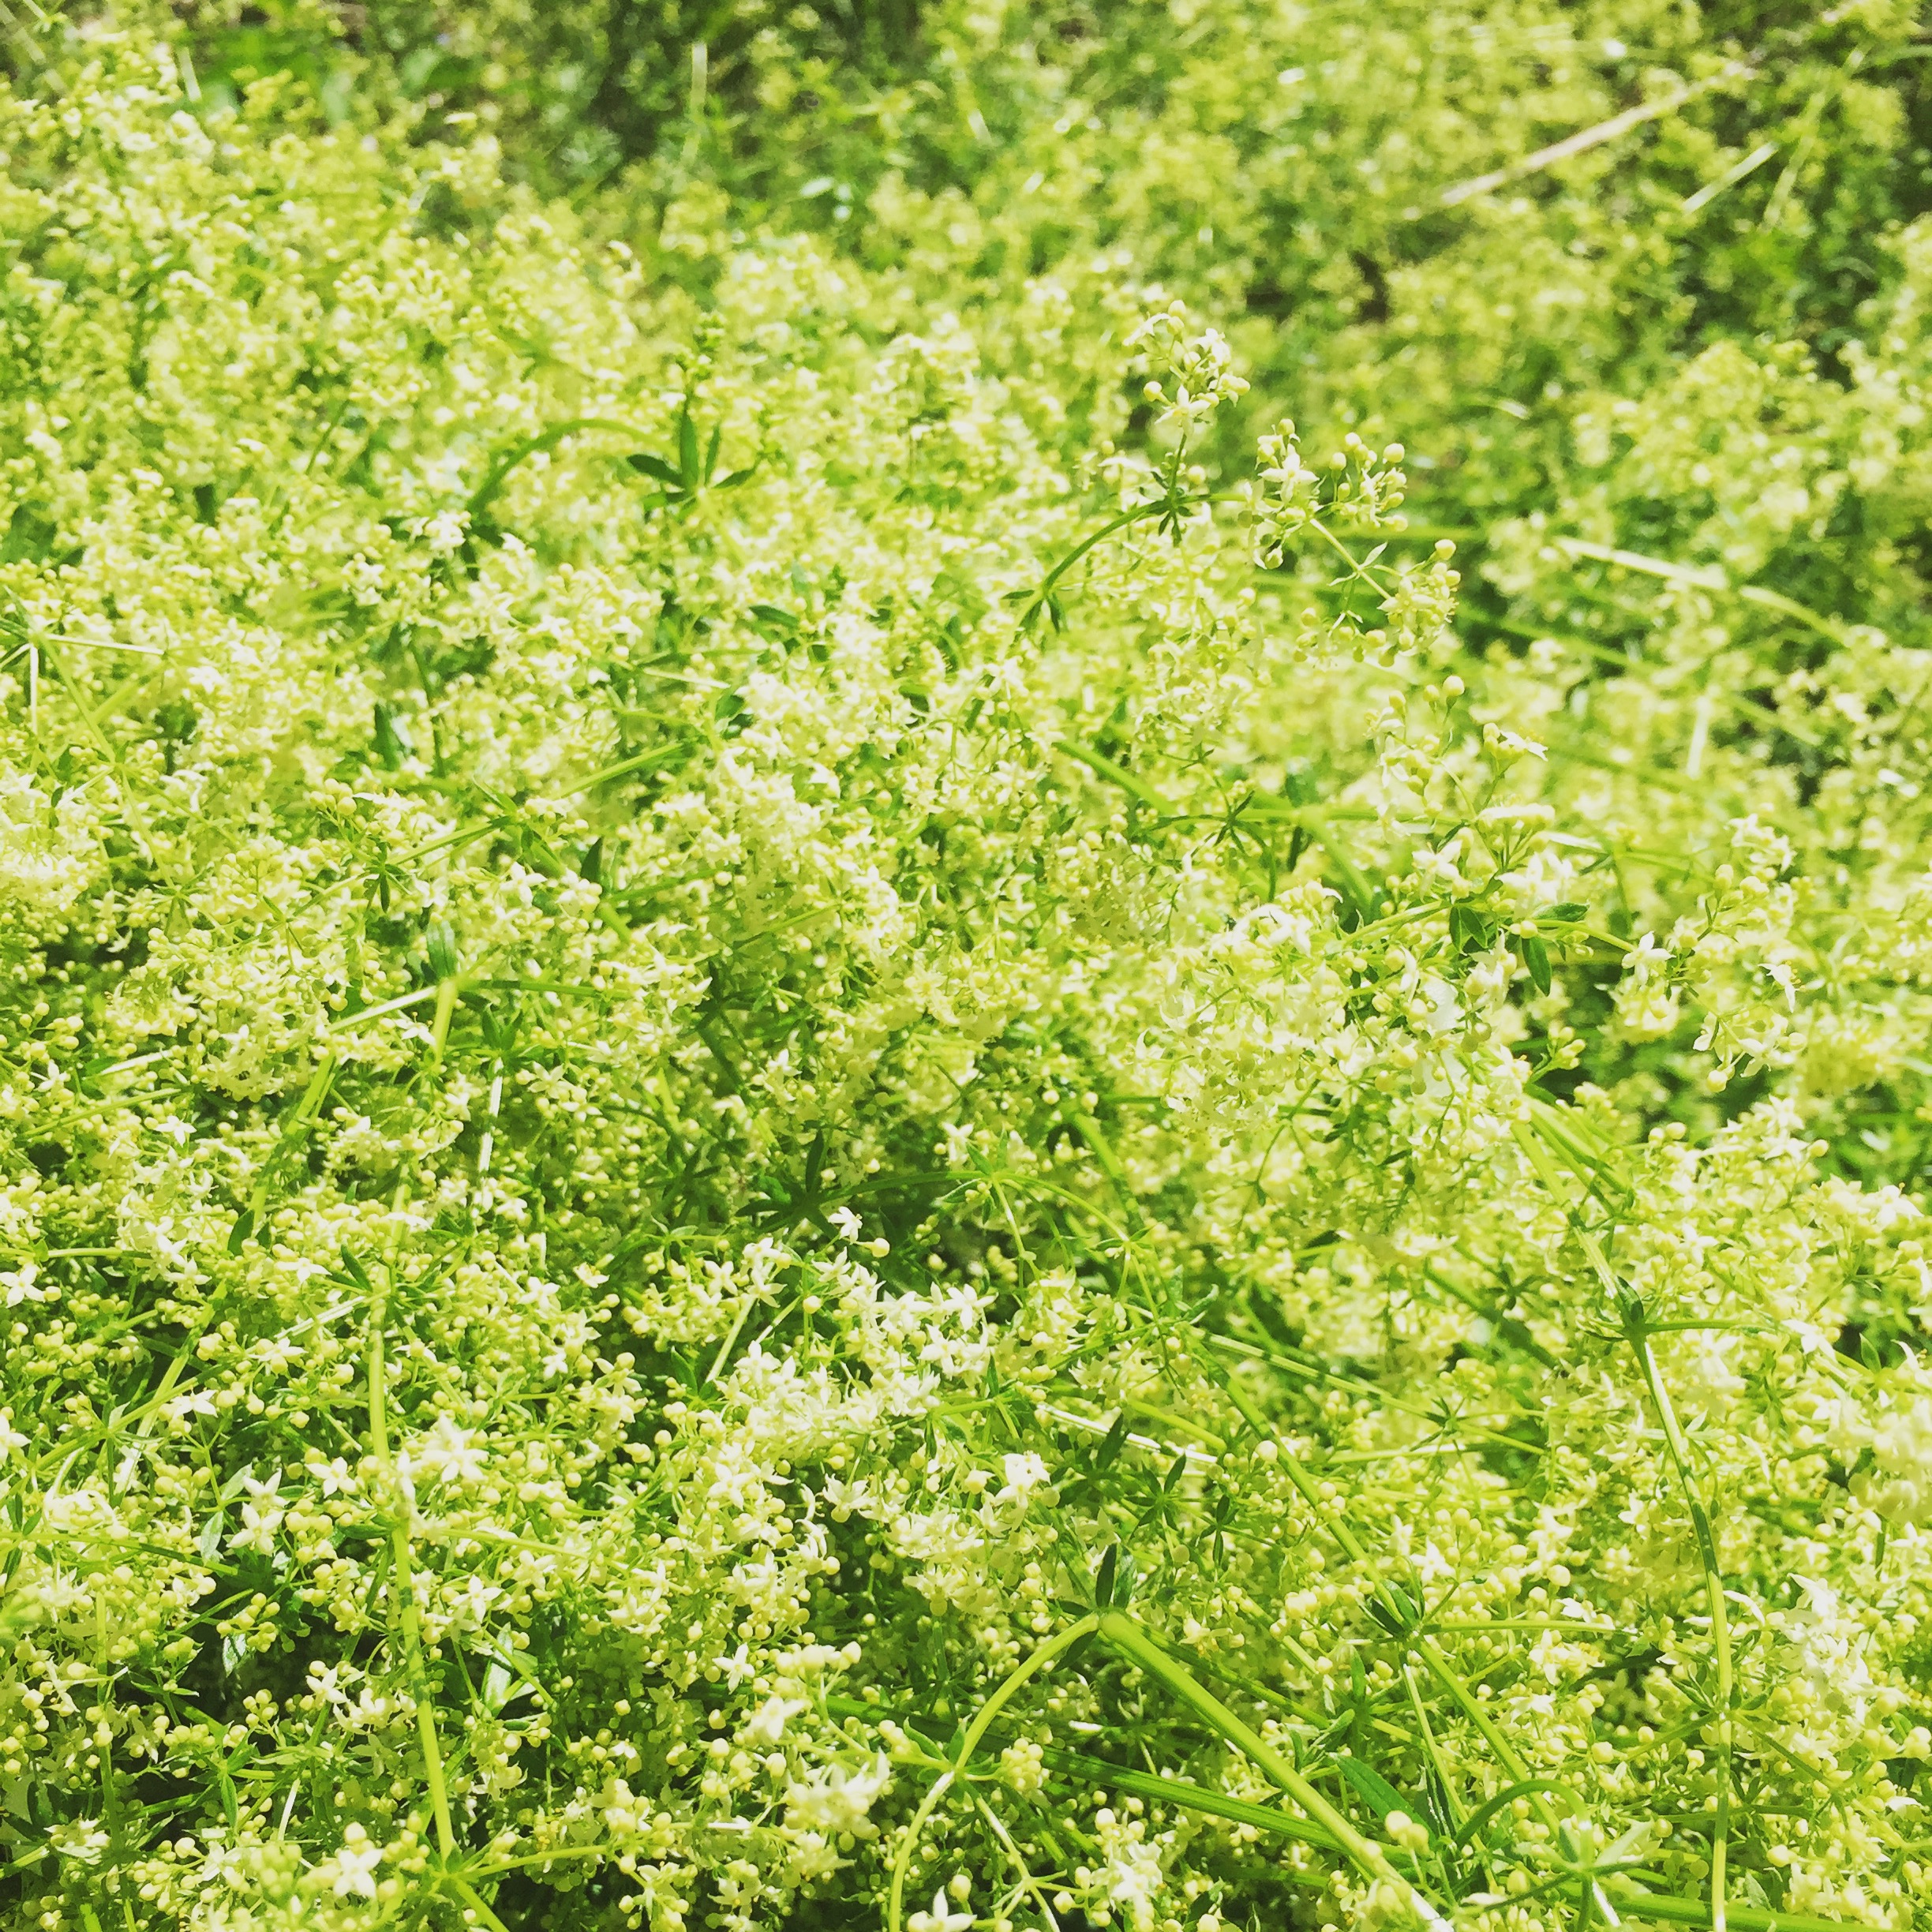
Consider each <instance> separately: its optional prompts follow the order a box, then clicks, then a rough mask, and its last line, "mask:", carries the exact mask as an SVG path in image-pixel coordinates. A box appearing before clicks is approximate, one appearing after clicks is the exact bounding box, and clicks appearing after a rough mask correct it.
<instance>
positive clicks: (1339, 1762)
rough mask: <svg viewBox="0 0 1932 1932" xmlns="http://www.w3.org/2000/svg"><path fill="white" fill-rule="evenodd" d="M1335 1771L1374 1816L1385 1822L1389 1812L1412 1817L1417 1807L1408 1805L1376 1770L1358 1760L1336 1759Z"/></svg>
mask: <svg viewBox="0 0 1932 1932" xmlns="http://www.w3.org/2000/svg"><path fill="white" fill-rule="evenodd" d="M1335 1769H1336V1770H1338V1771H1339V1772H1340V1773H1342V1777H1343V1779H1344V1780H1346V1783H1347V1784H1348V1785H1349V1787H1350V1789H1352V1790H1353V1791H1354V1793H1355V1795H1356V1796H1357V1798H1359V1799H1361V1801H1362V1802H1363V1803H1365V1805H1367V1806H1368V1807H1369V1809H1370V1810H1372V1811H1373V1812H1374V1813H1375V1814H1376V1817H1377V1818H1380V1819H1383V1820H1384V1821H1386V1820H1387V1818H1388V1816H1389V1814H1391V1812H1394V1811H1400V1812H1402V1813H1405V1814H1408V1815H1410V1816H1413V1814H1414V1813H1415V1810H1416V1809H1417V1807H1415V1806H1414V1805H1413V1804H1412V1803H1410V1801H1409V1800H1408V1799H1406V1798H1405V1797H1404V1796H1403V1795H1402V1793H1401V1792H1398V1790H1397V1789H1396V1788H1395V1786H1394V1785H1393V1784H1390V1782H1389V1781H1388V1780H1387V1778H1385V1777H1383V1776H1382V1774H1381V1773H1380V1772H1379V1771H1376V1770H1374V1769H1372V1768H1371V1767H1370V1766H1368V1765H1365V1764H1364V1763H1363V1762H1362V1761H1361V1759H1360V1758H1346V1757H1342V1758H1336V1759H1335Z"/></svg>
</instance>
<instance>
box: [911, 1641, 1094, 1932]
mask: <svg viewBox="0 0 1932 1932" xmlns="http://www.w3.org/2000/svg"><path fill="white" fill-rule="evenodd" d="M1100 1623H1101V1619H1099V1617H1097V1616H1084V1617H1082V1618H1081V1619H1080V1621H1079V1622H1078V1623H1072V1624H1069V1626H1068V1627H1066V1629H1065V1630H1063V1631H1061V1633H1060V1634H1059V1635H1058V1637H1055V1638H1052V1639H1050V1641H1049V1642H1046V1643H1043V1644H1042V1645H1041V1646H1039V1649H1037V1650H1035V1652H1034V1653H1033V1654H1032V1656H1031V1657H1028V1659H1027V1660H1026V1661H1025V1662H1024V1664H1021V1665H1020V1667H1019V1668H1018V1669H1017V1670H1016V1671H1014V1672H1013V1674H1012V1676H1009V1678H1008V1679H1006V1681H1005V1683H1003V1684H1002V1685H1001V1686H1000V1687H999V1688H998V1690H995V1691H994V1693H993V1694H992V1696H990V1698H987V1701H986V1702H985V1703H984V1704H983V1705H981V1706H980V1708H979V1716H978V1717H975V1718H974V1720H972V1723H971V1724H968V1726H967V1728H966V1735H964V1737H962V1738H961V1739H960V1742H959V1748H958V1750H956V1751H955V1752H954V1753H953V1762H952V1765H950V1767H949V1769H946V1770H945V1771H944V1772H942V1773H941V1774H940V1776H939V1777H938V1780H936V1782H935V1783H934V1785H933V1788H932V1789H931V1790H930V1791H929V1792H927V1794H926V1795H925V1797H924V1799H922V1800H921V1802H920V1804H919V1809H918V1810H916V1811H915V1812H914V1813H913V1814H912V1823H911V1824H910V1825H908V1826H907V1827H906V1834H905V1837H904V1839H902V1840H900V1845H899V1849H898V1852H897V1853H896V1854H895V1855H894V1856H893V1869H892V1891H891V1893H890V1895H889V1896H888V1898H887V1900H886V1925H887V1926H888V1927H889V1932H899V1928H900V1923H902V1921H901V1914H902V1913H903V1911H904V1906H905V1881H906V1873H907V1870H908V1868H909V1867H910V1866H911V1865H912V1852H913V1848H915V1846H916V1845H917V1844H918V1843H919V1833H920V1832H921V1831H923V1829H925V1825H926V1821H927V1819H928V1818H930V1817H931V1816H932V1814H933V1807H934V1806H935V1805H937V1804H938V1802H939V1800H940V1799H942V1797H944V1796H945V1793H946V1791H947V1789H948V1788H949V1787H950V1786H951V1785H952V1784H953V1782H954V1780H956V1779H957V1777H959V1774H960V1772H962V1771H963V1770H964V1769H965V1768H966V1761H967V1760H968V1758H971V1757H972V1754H973V1753H974V1751H975V1750H977V1749H978V1748H979V1740H980V1739H982V1738H983V1737H984V1736H985V1735H986V1734H987V1728H988V1727H989V1726H990V1724H992V1722H993V1720H994V1718H995V1717H998V1715H999V1714H1000V1712H1001V1710H1002V1709H1003V1708H1004V1706H1005V1704H1006V1702H1007V1700H1008V1699H1009V1698H1011V1697H1012V1696H1013V1694H1014V1693H1015V1692H1016V1691H1017V1690H1019V1689H1020V1687H1021V1685H1023V1684H1024V1683H1026V1682H1027V1680H1028V1679H1029V1678H1031V1677H1032V1676H1035V1675H1037V1674H1038V1673H1039V1672H1041V1671H1043V1670H1044V1669H1045V1668H1047V1665H1048V1664H1050V1663H1051V1662H1052V1661H1054V1658H1055V1657H1062V1656H1064V1655H1065V1653H1067V1652H1068V1651H1069V1650H1071V1649H1073V1646H1075V1645H1076V1643H1080V1642H1082V1641H1084V1639H1085V1638H1088V1637H1091V1636H1092V1635H1093V1634H1094V1632H1095V1631H1096V1630H1098V1629H1099V1627H1100Z"/></svg>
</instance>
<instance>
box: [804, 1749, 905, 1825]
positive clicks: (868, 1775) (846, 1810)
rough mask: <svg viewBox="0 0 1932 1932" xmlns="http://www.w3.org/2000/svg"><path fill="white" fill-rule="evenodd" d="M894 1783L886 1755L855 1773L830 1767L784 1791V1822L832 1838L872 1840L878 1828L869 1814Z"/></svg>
mask: <svg viewBox="0 0 1932 1932" xmlns="http://www.w3.org/2000/svg"><path fill="white" fill-rule="evenodd" d="M891 1782H892V1765H891V1762H890V1760H889V1759H888V1758H886V1755H885V1754H884V1753H883V1752H882V1753H880V1754H879V1755H878V1756H877V1757H875V1758H874V1759H873V1760H872V1761H871V1763H870V1764H867V1765H862V1766H860V1767H859V1769H856V1770H852V1769H847V1767H846V1766H844V1765H827V1766H826V1767H825V1768H824V1769H822V1771H819V1772H818V1773H815V1774H814V1776H813V1777H812V1778H811V1780H809V1781H808V1782H807V1783H804V1784H789V1785H788V1786H787V1787H786V1788H785V1822H786V1823H787V1825H790V1826H792V1827H794V1828H796V1829H799V1830H804V1831H817V1832H822V1833H826V1835H827V1836H829V1837H837V1834H838V1833H841V1832H850V1833H852V1835H853V1837H857V1838H869V1837H871V1836H872V1835H873V1834H874V1832H875V1831H876V1830H877V1829H878V1827H877V1826H875V1825H874V1824H872V1822H871V1820H870V1819H869V1818H867V1815H866V1814H867V1812H868V1811H870V1810H871V1808H872V1806H873V1804H874V1801H875V1800H876V1799H878V1795H879V1794H880V1793H881V1792H883V1791H884V1790H885V1789H886V1786H887V1785H888V1784H890V1783H891Z"/></svg>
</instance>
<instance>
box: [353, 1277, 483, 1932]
mask: <svg viewBox="0 0 1932 1932" xmlns="http://www.w3.org/2000/svg"><path fill="white" fill-rule="evenodd" d="M388 1312H389V1311H388V1288H387V1286H384V1287H382V1288H379V1289H377V1290H376V1298H375V1301H374V1303H373V1305H372V1306H371V1308H370V1309H369V1447H371V1449H373V1451H374V1452H375V1456H376V1462H377V1464H378V1465H379V1466H380V1469H381V1470H382V1475H383V1483H384V1488H386V1489H387V1490H388V1500H389V1507H390V1510H391V1513H392V1515H393V1518H394V1520H393V1522H391V1526H390V1530H389V1540H390V1551H391V1569H392V1571H393V1572H394V1574H395V1586H396V1592H397V1602H398V1606H399V1616H400V1621H401V1623H402V1655H403V1661H404V1667H405V1668H406V1671H407V1672H408V1676H409V1684H410V1697H411V1698H413V1699H414V1702H415V1705H416V1727H417V1732H418V1734H419V1735H421V1739H422V1754H423V1781H424V1782H425V1784H427V1785H428V1786H429V1805H430V1809H431V1810H432V1811H433V1812H434V1814H435V1815H436V1848H437V1849H438V1850H439V1851H440V1852H441V1853H442V1855H443V1857H444V1861H445V1862H446V1863H447V1860H449V1859H451V1858H453V1857H454V1856H455V1852H456V1833H455V1829H453V1827H452V1826H451V1822H450V1808H449V1792H448V1789H447V1786H446V1785H445V1784H444V1777H443V1747H442V1745H441V1743H440V1740H439V1739H438V1738H437V1736H436V1707H435V1705H434V1704H433V1702H432V1701H431V1698H430V1695H429V1672H428V1671H427V1669H426V1668H425V1667H424V1664H423V1652H422V1623H421V1617H420V1616H419V1615H418V1613H417V1608H416V1586H415V1576H414V1565H413V1563H412V1562H411V1560H410V1533H409V1518H410V1506H409V1499H408V1498H407V1497H406V1496H405V1495H404V1494H403V1492H402V1482H401V1481H400V1479H399V1477H398V1475H397V1473H396V1466H395V1458H393V1457H392V1456H391V1455H390V1453H389V1413H388V1411H389V1399H388V1383H387V1378H386V1373H385V1364H384V1354H383V1349H384V1335H383V1331H384V1327H386V1326H387V1324H388ZM479 1902H480V1901H479ZM486 1909H487V1908H486Z"/></svg>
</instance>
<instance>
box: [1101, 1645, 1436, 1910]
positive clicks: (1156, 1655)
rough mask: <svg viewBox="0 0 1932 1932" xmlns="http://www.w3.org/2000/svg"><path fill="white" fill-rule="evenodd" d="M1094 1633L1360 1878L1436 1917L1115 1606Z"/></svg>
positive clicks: (1274, 1754) (1293, 1772)
mask: <svg viewBox="0 0 1932 1932" xmlns="http://www.w3.org/2000/svg"><path fill="white" fill-rule="evenodd" d="M1099 1637H1100V1641H1101V1642H1103V1643H1104V1644H1106V1646H1107V1647H1108V1648H1109V1649H1111V1650H1113V1651H1114V1652H1115V1653H1117V1654H1118V1655H1119V1656H1120V1657H1124V1658H1125V1660H1126V1661H1128V1662H1129V1663H1132V1664H1137V1665H1139V1667H1140V1668H1141V1669H1142V1670H1144V1671H1145V1672H1147V1674H1148V1676H1150V1677H1152V1678H1154V1679H1156V1680H1157V1681H1159V1683H1163V1684H1164V1685H1166V1687H1167V1688H1168V1689H1169V1690H1171V1691H1172V1692H1173V1693H1174V1695H1175V1696H1176V1697H1178V1698H1180V1699H1181V1702H1183V1703H1184V1704H1185V1705H1188V1707H1189V1709H1191V1710H1193V1712H1194V1713H1195V1714H1196V1716H1197V1717H1200V1718H1201V1719H1202V1720H1204V1722H1205V1723H1207V1724H1208V1725H1210V1726H1211V1728H1213V1729H1214V1730H1215V1731H1217V1732H1219V1733H1220V1735H1222V1737H1223V1738H1225V1739H1226V1740H1227V1742H1228V1743H1230V1744H1234V1745H1237V1746H1238V1747H1240V1749H1241V1750H1242V1751H1243V1752H1245V1754H1247V1755H1248V1756H1249V1758H1252V1759H1253V1761H1254V1762H1255V1763H1256V1764H1257V1765H1260V1767H1261V1769H1263V1770H1264V1771H1265V1772H1266V1773H1267V1775H1268V1776H1269V1777H1271V1778H1272V1779H1273V1780H1275V1784H1278V1785H1279V1787H1280V1788H1281V1789H1282V1791H1284V1792H1286V1793H1287V1795H1289V1796H1290V1798H1292V1799H1294V1802H1295V1803H1297V1804H1298V1805H1299V1806H1300V1807H1301V1809H1302V1810H1304V1811H1305V1812H1306V1813H1307V1814H1309V1817H1310V1818H1312V1819H1313V1820H1314V1821H1315V1822H1316V1824H1318V1825H1320V1826H1321V1827H1322V1829H1324V1831H1326V1832H1327V1833H1328V1835H1329V1837H1331V1838H1332V1839H1333V1840H1335V1843H1336V1844H1338V1845H1339V1846H1340V1847H1341V1848H1342V1851H1344V1852H1346V1853H1347V1855H1349V1857H1350V1859H1353V1860H1354V1863H1355V1864H1356V1865H1357V1866H1358V1867H1359V1868H1360V1870H1361V1872H1362V1874H1363V1875H1364V1876H1365V1877H1366V1878H1370V1879H1372V1880H1376V1881H1380V1882H1381V1883H1383V1884H1387V1885H1395V1886H1396V1887H1397V1888H1398V1893H1406V1894H1407V1895H1408V1896H1410V1897H1412V1898H1413V1900H1415V1901H1416V1903H1417V1905H1418V1907H1419V1908H1421V1911H1422V1912H1423V1915H1424V1916H1425V1918H1426V1919H1429V1920H1435V1919H1438V1918H1439V1917H1440V1914H1439V1913H1438V1912H1437V1911H1436V1908H1435V1907H1434V1906H1433V1905H1432V1904H1430V1902H1429V1900H1428V1899H1427V1898H1426V1897H1425V1896H1424V1895H1423V1894H1422V1893H1421V1892H1419V1891H1417V1889H1416V1888H1415V1887H1414V1886H1413V1885H1410V1883H1409V1881H1407V1880H1406V1879H1405V1878H1403V1877H1402V1875H1401V1874H1400V1873H1398V1871H1397V1870H1395V1866H1393V1865H1391V1863H1389V1861H1388V1856H1387V1853H1386V1852H1383V1849H1382V1848H1381V1847H1380V1845H1378V1844H1375V1843H1374V1842H1373V1841H1372V1840H1369V1839H1367V1838H1365V1837H1363V1836H1362V1835H1361V1833H1360V1832H1358V1831H1357V1829H1355V1827H1354V1825H1351V1824H1350V1822H1348V1820H1347V1819H1346V1818H1344V1817H1343V1816H1342V1814H1341V1813H1340V1812H1339V1811H1338V1810H1336V1809H1335V1807H1334V1806H1333V1805H1331V1803H1329V1802H1328V1800H1327V1799H1326V1798H1324V1796H1323V1795H1321V1793H1320V1792H1318V1791H1317V1790H1316V1788H1315V1787H1314V1786H1313V1785H1312V1784H1310V1783H1309V1781H1308V1780H1307V1779H1306V1778H1305V1777H1303V1776H1302V1775H1301V1773H1300V1772H1299V1771H1297V1769H1295V1768H1294V1765H1291V1764H1290V1762H1288V1760H1287V1759H1286V1758H1284V1757H1283V1756H1282V1754H1281V1753H1280V1752H1279V1751H1278V1750H1275V1747H1273V1746H1272V1745H1271V1744H1270V1743H1267V1742H1266V1740H1265V1739H1263V1738H1262V1737H1261V1736H1260V1734H1259V1733H1258V1732H1256V1731H1254V1730H1252V1729H1251V1728H1249V1726H1248V1725H1247V1724H1244V1723H1243V1722H1242V1721H1241V1719H1240V1718H1239V1717H1236V1716H1235V1714H1234V1712H1233V1711H1231V1710H1230V1709H1228V1707H1227V1706H1226V1705H1225V1704H1223V1703H1222V1702H1221V1700H1220V1699H1219V1698H1218V1697H1216V1696H1215V1694H1214V1693H1213V1692H1212V1691H1211V1690H1208V1689H1207V1687H1206V1686H1205V1685H1204V1684H1203V1683H1201V1682H1200V1679H1197V1678H1196V1677H1195V1676H1193V1673H1192V1672H1189V1670H1187V1669H1186V1668H1185V1667H1184V1666H1183V1665H1182V1664H1180V1663H1178V1661H1176V1660H1175V1659H1174V1658H1173V1657H1170V1656H1169V1655H1168V1654H1167V1653H1166V1651H1165V1650H1163V1649H1161V1648H1160V1646H1159V1645H1158V1644H1156V1643H1155V1642H1154V1641H1153V1639H1152V1638H1150V1637H1149V1636H1148V1634H1147V1633H1146V1632H1145V1631H1143V1630H1142V1629H1141V1628H1140V1626H1139V1625H1138V1624H1137V1623H1135V1622H1134V1621H1133V1619H1131V1618H1129V1617H1127V1616H1122V1615H1121V1612H1119V1611H1118V1610H1109V1611H1106V1612H1103V1614H1102V1616H1101V1617H1100V1619H1099Z"/></svg>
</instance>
